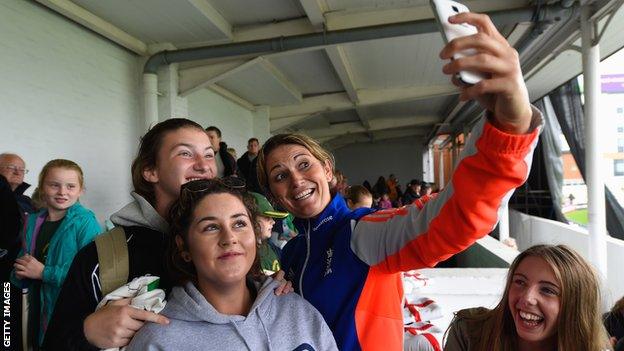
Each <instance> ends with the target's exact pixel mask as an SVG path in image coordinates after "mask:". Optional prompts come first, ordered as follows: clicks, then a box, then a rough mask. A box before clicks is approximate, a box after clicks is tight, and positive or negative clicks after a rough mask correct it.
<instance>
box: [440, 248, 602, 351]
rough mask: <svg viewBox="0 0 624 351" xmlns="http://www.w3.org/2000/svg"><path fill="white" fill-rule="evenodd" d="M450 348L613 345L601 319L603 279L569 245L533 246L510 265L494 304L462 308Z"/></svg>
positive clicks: (594, 350)
mask: <svg viewBox="0 0 624 351" xmlns="http://www.w3.org/2000/svg"><path fill="white" fill-rule="evenodd" d="M444 350H449V351H456V350H462V351H512V350H513V351H524V350H532V351H542V350H543V351H554V350H574V351H602V350H611V346H610V343H609V340H608V337H607V334H606V331H605V329H604V327H603V325H602V321H601V318H600V291H599V284H598V279H597V278H596V275H595V274H594V272H593V270H592V269H591V267H590V266H589V264H588V263H587V262H586V261H585V260H584V259H583V258H582V257H581V256H580V255H579V254H578V253H577V252H575V251H574V250H572V249H570V248H569V247H567V246H565V245H557V246H553V245H537V246H533V247H531V248H528V249H527V250H526V251H524V252H522V253H520V255H518V257H516V259H515V260H514V262H513V263H512V265H511V267H510V268H509V276H508V277H507V284H506V285H505V291H504V293H503V297H502V299H501V301H500V302H499V304H498V305H497V306H496V307H495V308H494V309H492V310H488V309H486V308H482V307H481V308H472V309H466V310H461V311H459V312H458V313H457V315H456V316H455V319H454V320H453V322H452V323H451V326H450V327H449V330H448V338H447V341H446V345H445V347H444Z"/></svg>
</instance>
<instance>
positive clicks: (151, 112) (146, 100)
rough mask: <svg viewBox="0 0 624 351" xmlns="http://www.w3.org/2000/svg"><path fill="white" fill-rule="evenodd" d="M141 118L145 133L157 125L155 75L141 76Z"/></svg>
mask: <svg viewBox="0 0 624 351" xmlns="http://www.w3.org/2000/svg"><path fill="white" fill-rule="evenodd" d="M143 116H144V122H145V124H144V127H145V131H147V130H148V129H149V128H150V127H151V126H153V125H154V124H156V123H158V76H157V75H156V74H151V73H145V74H143ZM143 134H144V132H141V135H143Z"/></svg>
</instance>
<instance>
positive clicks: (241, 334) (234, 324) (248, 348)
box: [230, 321, 264, 351]
mask: <svg viewBox="0 0 624 351" xmlns="http://www.w3.org/2000/svg"><path fill="white" fill-rule="evenodd" d="M230 324H231V325H232V326H233V327H234V330H236V333H237V334H238V336H240V338H241V339H243V342H244V343H245V346H247V350H249V351H252V349H251V347H250V346H249V344H248V343H247V339H245V337H244V336H243V333H241V331H240V330H239V329H238V325H236V323H234V321H230ZM262 326H264V324H262Z"/></svg>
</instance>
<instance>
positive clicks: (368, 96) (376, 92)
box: [270, 83, 458, 120]
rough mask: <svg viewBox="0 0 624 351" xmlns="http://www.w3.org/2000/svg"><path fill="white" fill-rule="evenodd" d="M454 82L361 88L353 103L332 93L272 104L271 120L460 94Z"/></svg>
mask: <svg viewBox="0 0 624 351" xmlns="http://www.w3.org/2000/svg"><path fill="white" fill-rule="evenodd" d="M457 91H458V90H457V87H455V86H454V85H452V84H450V83H449V84H447V85H439V86H435V85H434V86H413V87H403V88H390V89H361V90H358V91H357V94H358V96H359V99H360V102H359V103H357V104H356V103H354V102H352V101H351V99H350V98H349V95H348V94H347V93H333V94H326V95H319V96H313V97H308V98H304V99H303V101H302V103H301V104H294V105H286V106H272V107H271V110H270V117H271V120H273V119H280V118H284V117H290V116H299V115H304V114H313V113H322V112H330V111H343V110H348V109H354V108H356V107H364V106H371V105H380V104H387V103H392V102H398V101H413V100H419V99H425V98H432V97H437V96H446V95H452V94H456V93H457Z"/></svg>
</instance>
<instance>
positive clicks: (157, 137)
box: [132, 118, 206, 205]
mask: <svg viewBox="0 0 624 351" xmlns="http://www.w3.org/2000/svg"><path fill="white" fill-rule="evenodd" d="M181 128H195V129H198V130H201V131H202V132H204V133H205V132H206V131H205V130H204V128H203V127H202V126H200V125H199V124H197V123H196V122H194V121H191V120H190V119H186V118H171V119H167V120H164V121H162V122H160V123H158V124H156V125H155V126H153V127H152V128H150V130H149V131H148V132H147V133H146V134H145V135H144V136H143V137H142V138H141V143H140V145H139V152H138V153H137V156H136V158H135V159H134V161H133V162H132V185H133V186H134V191H135V192H136V193H137V194H139V195H141V196H143V197H144V198H145V199H146V200H147V201H148V202H149V203H150V204H152V205H155V204H156V194H155V193H154V184H152V183H150V182H148V181H147V180H145V178H143V171H144V170H146V169H150V168H154V167H156V166H157V164H156V163H157V161H158V152H159V151H160V148H161V147H162V143H163V139H164V138H165V136H166V135H167V134H169V133H171V132H174V131H176V130H178V129H181Z"/></svg>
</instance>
